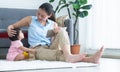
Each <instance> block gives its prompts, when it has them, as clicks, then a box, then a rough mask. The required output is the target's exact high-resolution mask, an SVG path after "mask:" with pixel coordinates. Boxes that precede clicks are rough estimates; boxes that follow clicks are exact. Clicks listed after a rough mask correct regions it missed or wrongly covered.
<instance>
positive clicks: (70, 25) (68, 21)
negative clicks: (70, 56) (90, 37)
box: [64, 19, 74, 45]
mask: <svg viewBox="0 0 120 72" xmlns="http://www.w3.org/2000/svg"><path fill="white" fill-rule="evenodd" d="M64 24H65V27H67V32H68V35H69V39H70V45H73V38H74V37H73V33H74V32H73V30H74V29H73V28H74V26H73V20H72V19H66V20H65V22H64Z"/></svg>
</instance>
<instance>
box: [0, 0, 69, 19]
mask: <svg viewBox="0 0 120 72" xmlns="http://www.w3.org/2000/svg"><path fill="white" fill-rule="evenodd" d="M44 2H49V0H1V1H0V8H20V9H21V8H22V9H38V7H39V6H40V5H41V4H42V3H44ZM57 3H58V0H56V1H55V2H54V3H52V5H53V7H54V9H55V7H56V5H57ZM66 14H67V11H66V9H64V10H62V11H61V12H60V13H59V14H57V15H56V16H57V17H58V16H61V15H66Z"/></svg>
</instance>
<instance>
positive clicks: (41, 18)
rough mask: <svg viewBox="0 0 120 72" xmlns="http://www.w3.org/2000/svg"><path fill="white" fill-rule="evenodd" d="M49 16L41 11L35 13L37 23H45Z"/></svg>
mask: <svg viewBox="0 0 120 72" xmlns="http://www.w3.org/2000/svg"><path fill="white" fill-rule="evenodd" d="M49 17H50V16H49V15H48V14H47V13H46V11H45V10H43V9H41V8H40V9H38V11H37V18H38V20H39V21H46V20H47V19H48V18H49Z"/></svg>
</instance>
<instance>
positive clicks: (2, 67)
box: [0, 60, 98, 71]
mask: <svg viewBox="0 0 120 72" xmlns="http://www.w3.org/2000/svg"><path fill="white" fill-rule="evenodd" d="M96 66H98V65H97V64H93V63H85V62H78V63H68V62H61V61H42V60H33V61H25V60H23V61H7V60H0V71H19V70H20V71H21V70H23V71H25V70H43V69H60V68H79V67H96Z"/></svg>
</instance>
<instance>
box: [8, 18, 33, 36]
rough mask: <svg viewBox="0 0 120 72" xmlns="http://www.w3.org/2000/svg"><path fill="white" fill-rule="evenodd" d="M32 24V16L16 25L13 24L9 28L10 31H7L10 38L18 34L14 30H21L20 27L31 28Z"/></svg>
mask: <svg viewBox="0 0 120 72" xmlns="http://www.w3.org/2000/svg"><path fill="white" fill-rule="evenodd" d="M30 23H31V16H27V17H25V18H23V19H21V20H20V21H18V22H16V23H14V24H11V25H9V26H8V29H7V32H8V35H9V36H10V37H12V36H14V34H15V33H16V32H15V31H14V30H12V29H14V28H20V27H24V26H29V24H30Z"/></svg>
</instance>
